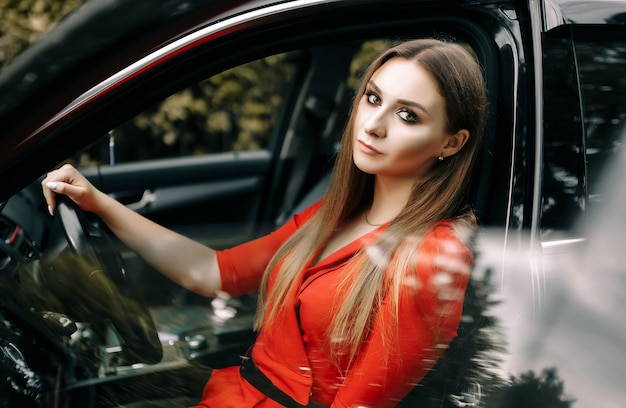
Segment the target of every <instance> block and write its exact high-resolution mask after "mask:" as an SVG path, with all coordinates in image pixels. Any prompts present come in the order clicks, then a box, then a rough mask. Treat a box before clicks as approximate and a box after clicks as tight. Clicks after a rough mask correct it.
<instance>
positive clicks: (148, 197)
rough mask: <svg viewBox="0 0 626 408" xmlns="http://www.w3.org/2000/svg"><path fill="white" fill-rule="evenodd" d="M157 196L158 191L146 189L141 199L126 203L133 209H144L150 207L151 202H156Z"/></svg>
mask: <svg viewBox="0 0 626 408" xmlns="http://www.w3.org/2000/svg"><path fill="white" fill-rule="evenodd" d="M156 198H157V196H156V193H154V192H153V191H150V190H144V191H143V194H142V195H141V198H140V199H139V201H136V202H134V203H128V204H126V207H128V208H130V209H131V210H133V211H138V210H142V209H144V208H147V207H149V206H150V204H152V203H153V202H155V201H156Z"/></svg>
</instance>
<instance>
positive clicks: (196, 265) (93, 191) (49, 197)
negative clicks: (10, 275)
mask: <svg viewBox="0 0 626 408" xmlns="http://www.w3.org/2000/svg"><path fill="white" fill-rule="evenodd" d="M41 186H42V188H43V194H44V196H45V198H46V202H47V203H48V211H49V212H50V214H54V210H55V209H56V194H64V195H66V196H68V197H69V198H70V199H71V200H72V201H74V202H75V203H76V204H78V206H79V207H80V208H81V209H82V210H83V211H89V212H92V213H95V214H96V215H97V216H98V217H100V219H101V220H102V221H103V222H104V223H105V224H106V225H107V226H108V227H109V229H110V230H111V231H112V232H113V233H114V234H115V235H116V236H117V237H118V238H119V239H120V240H121V241H122V242H124V243H125V244H126V245H128V246H129V247H130V248H131V249H132V250H134V251H135V252H137V253H138V254H139V255H140V256H141V257H143V258H144V259H145V260H146V261H148V263H150V264H151V265H152V266H154V267H155V268H156V269H157V270H158V271H159V272H161V273H162V274H163V275H165V276H167V277H168V278H170V279H171V280H173V281H174V282H176V283H178V284H179V285H181V286H184V287H186V288H187V289H189V290H191V291H193V292H196V293H198V294H200V295H204V296H214V295H215V293H217V292H218V291H219V290H220V289H221V286H222V280H221V276H220V272H219V266H218V264H217V258H216V256H215V251H214V250H212V249H211V248H208V247H206V246H204V245H202V244H200V243H198V242H195V241H193V240H191V239H189V238H187V237H184V236H182V235H180V234H178V233H176V232H174V231H171V230H169V229H167V228H164V227H162V226H160V225H158V224H156V223H154V222H153V221H150V220H149V219H147V218H145V217H143V216H141V215H140V214H138V213H136V212H134V211H132V210H131V209H129V208H127V207H126V206H124V205H123V204H121V203H119V202H118V201H116V200H115V199H113V198H112V197H109V196H108V195H106V194H105V193H103V192H101V191H100V190H98V189H97V188H95V187H94V186H93V185H92V184H91V183H90V182H89V181H88V180H87V179H86V178H85V177H84V176H83V175H82V174H80V172H79V171H78V170H76V169H75V168H74V167H72V166H70V165H69V164H66V165H64V166H63V167H61V168H59V169H57V170H54V171H51V172H50V173H48V175H47V176H46V178H45V179H43V181H42V182H41Z"/></svg>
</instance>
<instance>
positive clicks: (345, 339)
mask: <svg viewBox="0 0 626 408" xmlns="http://www.w3.org/2000/svg"><path fill="white" fill-rule="evenodd" d="M392 58H403V59H406V60H409V61H414V62H415V63H416V64H419V65H420V66H421V67H423V68H425V69H426V70H427V71H428V72H430V74H432V75H433V77H434V78H435V79H436V81H437V83H438V85H439V90H440V93H441V95H442V96H443V98H444V100H445V107H446V119H447V123H446V132H447V133H449V134H455V133H457V132H458V131H459V130H461V129H466V130H468V131H469V134H470V137H469V138H468V141H467V142H466V143H465V145H464V146H463V148H462V149H461V150H460V151H458V152H457V153H456V154H455V155H453V156H450V157H447V158H446V159H445V160H444V161H441V162H438V163H437V164H436V165H434V166H433V167H432V168H431V170H430V172H429V173H428V175H427V177H424V179H423V180H421V181H419V182H418V183H417V184H416V185H415V186H414V188H413V191H412V194H411V197H410V199H409V201H408V203H407V205H406V206H405V208H404V209H403V210H402V212H401V213H400V214H399V215H398V216H397V217H396V218H395V219H394V220H393V221H392V222H391V224H390V225H389V227H388V228H387V229H386V230H385V232H384V233H383V234H382V235H381V237H380V238H379V240H378V241H377V242H376V244H375V245H376V247H377V250H376V253H377V254H378V255H380V256H381V258H378V259H373V258H372V257H371V256H368V255H367V254H366V252H367V251H362V253H361V254H360V256H355V257H354V258H353V259H352V260H351V261H350V263H351V265H350V266H349V267H348V268H346V269H347V271H346V273H345V275H344V276H343V277H342V280H343V282H342V284H341V287H342V288H344V290H341V291H340V293H341V299H339V294H338V295H337V297H338V299H337V300H338V302H339V304H340V307H339V312H338V313H337V314H336V315H335V317H334V318H333V323H332V325H331V327H330V329H329V340H328V344H329V351H330V352H331V357H332V358H337V357H338V355H337V353H339V350H335V349H334V348H335V347H334V346H333V345H331V342H330V339H333V338H334V339H337V338H340V339H341V340H342V346H341V347H342V352H346V350H347V353H348V356H349V357H350V358H349V361H350V362H351V361H353V359H354V357H355V356H356V354H357V352H358V351H359V348H360V346H361V345H362V344H363V341H364V340H365V338H366V336H367V334H368V331H369V325H370V323H371V320H372V317H373V315H374V313H375V311H376V310H377V308H378V306H379V305H380V303H381V302H382V299H383V297H384V296H385V295H386V294H388V293H389V291H392V293H393V299H394V300H395V302H396V307H397V300H398V298H399V293H400V284H401V279H402V277H403V274H405V273H406V271H407V270H410V269H408V268H409V267H410V265H413V270H414V268H415V266H414V265H415V254H416V253H417V247H418V245H419V243H420V240H421V237H422V236H423V234H424V233H425V232H426V231H428V230H429V229H430V228H432V227H433V226H434V225H435V224H436V223H437V222H439V221H441V220H444V219H447V220H451V221H453V225H456V226H465V227H468V228H469V229H470V230H472V229H473V228H474V227H475V225H476V220H475V218H474V215H473V213H472V211H471V209H469V207H468V201H469V187H470V180H469V178H470V177H469V176H470V174H471V172H472V168H473V166H474V162H475V157H476V156H477V154H476V152H477V150H478V146H479V145H480V142H481V138H482V133H483V130H484V124H485V120H486V112H487V98H486V89H485V84H484V80H483V77H482V73H481V70H480V67H479V66H478V64H477V62H476V60H475V59H474V58H473V57H472V55H471V54H470V53H469V52H468V51H467V50H465V49H464V48H463V47H462V46H460V45H458V44H455V43H451V42H443V41H440V40H435V39H419V40H413V41H408V42H405V43H402V44H399V45H397V46H395V47H393V48H390V49H389V50H387V51H385V52H383V53H382V54H381V55H380V56H378V58H376V59H375V60H374V61H373V62H372V64H371V65H370V66H369V68H368V69H367V71H366V72H365V74H364V76H363V78H362V82H361V84H360V86H359V88H358V90H357V92H356V95H355V101H354V103H353V105H352V110H351V112H350V117H349V120H348V123H347V125H346V129H345V131H344V134H343V138H342V144H341V148H340V150H339V152H338V156H337V159H336V163H335V167H334V170H333V174H332V176H331V181H330V184H329V187H328V192H327V194H326V196H325V198H324V201H323V203H322V205H321V207H320V209H319V211H318V212H317V213H316V214H315V215H314V216H313V217H312V218H311V219H310V220H309V222H307V223H306V224H305V225H303V226H302V227H301V228H300V229H299V230H298V231H297V232H296V233H295V234H294V235H293V236H292V237H291V238H290V239H289V240H288V241H287V242H286V243H285V244H284V245H283V246H282V247H281V248H280V249H279V250H278V251H277V252H276V254H275V256H274V258H273V259H272V261H271V262H270V264H269V265H268V268H267V270H266V272H265V275H264V278H263V281H262V283H261V288H260V296H259V307H258V311H257V317H256V322H255V328H256V329H257V330H260V329H261V327H262V326H264V327H265V328H267V327H269V326H271V323H272V321H273V320H274V318H275V317H276V316H277V315H278V314H280V313H281V311H282V310H283V308H284V307H285V302H286V299H287V298H288V294H289V293H290V292H291V291H292V290H295V288H294V287H293V286H294V282H295V281H296V279H297V277H298V276H299V274H300V272H301V271H302V270H303V269H304V268H305V267H306V265H308V264H309V263H310V262H311V261H312V257H313V256H314V254H315V253H316V251H317V250H318V249H319V248H320V247H321V246H322V245H324V243H325V242H327V241H328V239H329V238H330V237H331V236H332V234H333V233H334V231H335V230H336V229H337V228H338V227H339V226H340V225H341V224H342V223H343V222H345V221H347V220H351V219H354V218H355V217H357V216H359V215H360V214H361V213H362V212H363V211H364V210H365V209H366V208H367V207H368V206H369V205H370V204H371V200H372V195H373V183H374V176H373V175H370V174H366V173H364V172H363V171H361V170H359V169H358V168H357V167H356V166H355V164H354V162H353V159H352V151H353V144H354V138H353V130H354V118H355V113H356V106H357V104H358V101H359V99H360V98H361V97H362V95H363V94H364V92H365V87H366V84H367V83H368V81H369V80H370V78H371V77H372V75H373V74H374V73H375V72H376V71H377V70H378V69H379V68H380V67H381V66H382V65H383V64H385V63H386V62H387V61H389V60H390V59H392ZM392 255H393V256H392ZM380 259H383V260H384V261H383V262H380ZM277 267H278V268H280V269H279V270H278V271H277V272H276V273H277V275H276V280H275V284H274V285H273V287H272V288H271V291H270V290H268V287H267V285H268V276H269V274H270V271H272V270H273V269H274V268H277Z"/></svg>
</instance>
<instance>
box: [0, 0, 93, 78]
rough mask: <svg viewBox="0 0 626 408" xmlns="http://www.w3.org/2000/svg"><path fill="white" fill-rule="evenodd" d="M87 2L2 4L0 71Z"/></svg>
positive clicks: (10, 0) (0, 0) (8, 0)
mask: <svg viewBox="0 0 626 408" xmlns="http://www.w3.org/2000/svg"><path fill="white" fill-rule="evenodd" d="M86 1H87V0H0V16H2V18H1V19H0V68H1V67H4V66H5V65H7V64H8V63H9V62H11V61H12V60H13V59H14V58H15V56H17V55H18V54H19V53H20V52H21V51H23V50H24V49H25V48H26V47H28V46H29V45H30V44H32V43H33V42H35V41H37V40H38V39H39V38H41V37H42V36H43V35H44V34H46V33H47V32H49V31H50V30H51V29H52V28H53V27H54V26H55V25H56V24H57V23H58V22H59V21H60V20H61V19H62V18H63V17H65V16H66V15H67V14H68V13H70V12H71V11H72V10H74V9H76V8H78V7H79V6H81V5H82V4H83V3H85V2H86Z"/></svg>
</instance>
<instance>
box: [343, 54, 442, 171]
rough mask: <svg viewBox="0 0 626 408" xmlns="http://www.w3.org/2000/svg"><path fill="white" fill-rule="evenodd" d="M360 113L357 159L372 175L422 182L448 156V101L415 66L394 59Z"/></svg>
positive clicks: (356, 129)
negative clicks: (432, 168)
mask: <svg viewBox="0 0 626 408" xmlns="http://www.w3.org/2000/svg"><path fill="white" fill-rule="evenodd" d="M356 109H357V111H356V117H355V122H354V135H353V137H354V151H353V158H354V163H355V164H356V166H357V167H358V168H359V169H361V170H362V171H364V172H366V173H369V174H375V175H377V176H384V177H394V178H409V179H412V180H413V179H414V180H418V179H419V178H420V177H422V176H423V175H424V174H425V173H426V171H427V170H428V169H429V168H430V167H431V166H432V165H434V164H435V162H436V161H437V158H438V157H439V155H440V154H441V153H443V151H444V147H445V146H446V144H447V141H448V134H447V133H446V132H445V130H444V129H445V125H446V115H445V100H444V98H443V97H442V96H441V94H440V93H439V88H438V85H437V82H436V81H435V79H434V78H433V77H432V76H431V75H430V73H428V71H426V70H425V69H424V68H422V67H421V66H420V65H419V64H416V63H415V62H411V61H408V60H406V59H403V58H393V59H391V60H389V61H387V62H386V63H385V64H383V66H382V67H380V68H379V69H378V70H377V71H376V72H375V73H374V75H373V76H372V78H371V79H370V81H369V82H368V84H367V86H366V88H365V94H364V95H363V96H362V97H361V99H360V100H359V101H358V105H357V108H356Z"/></svg>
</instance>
